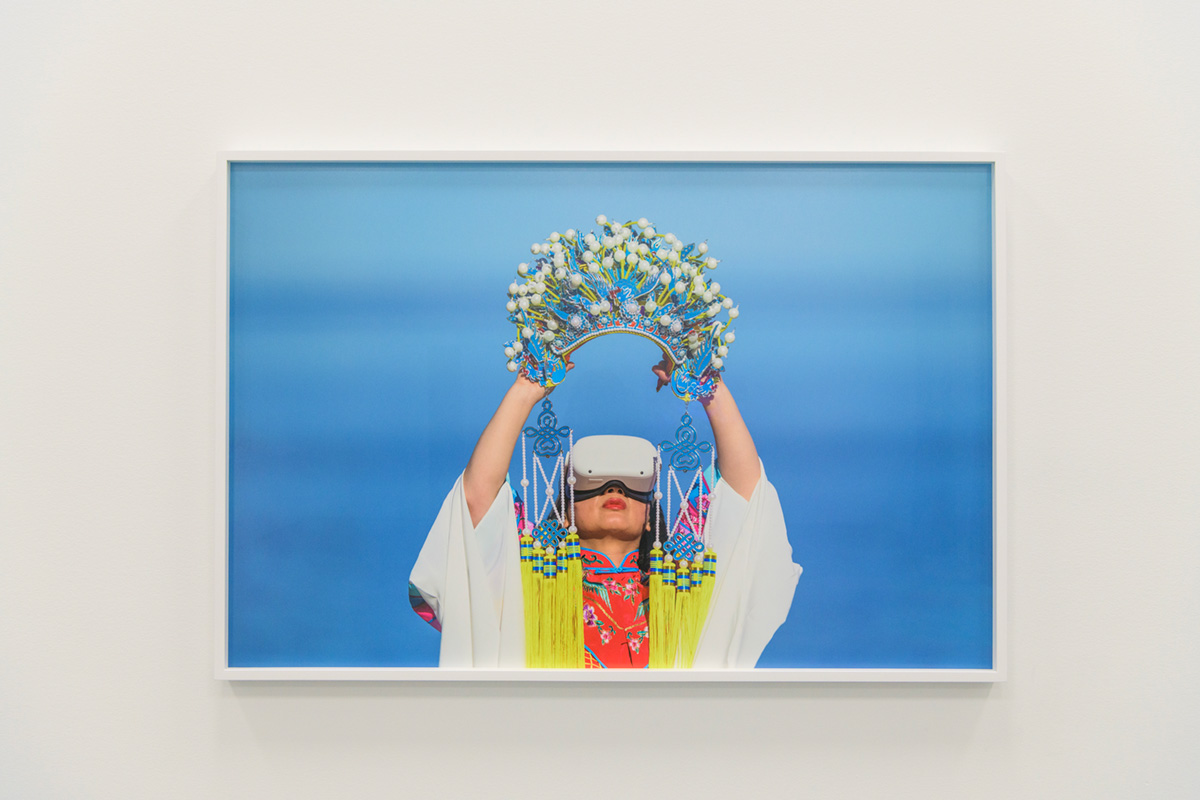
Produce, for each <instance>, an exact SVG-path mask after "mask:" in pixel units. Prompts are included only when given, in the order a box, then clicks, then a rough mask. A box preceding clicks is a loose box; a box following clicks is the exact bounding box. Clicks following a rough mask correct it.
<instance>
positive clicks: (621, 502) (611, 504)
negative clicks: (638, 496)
mask: <svg viewBox="0 0 1200 800" xmlns="http://www.w3.org/2000/svg"><path fill="white" fill-rule="evenodd" d="M604 508H612V509H615V510H617V511H624V510H625V498H623V497H610V498H608V499H607V500H605V501H604Z"/></svg>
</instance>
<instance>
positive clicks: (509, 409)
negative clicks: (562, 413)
mask: <svg viewBox="0 0 1200 800" xmlns="http://www.w3.org/2000/svg"><path fill="white" fill-rule="evenodd" d="M545 394H546V391H545V389H543V388H542V387H541V386H539V385H538V384H536V383H534V382H532V381H530V380H528V379H526V378H525V377H524V376H520V375H519V376H517V379H516V380H515V381H513V385H512V386H511V387H510V388H509V390H508V391H507V392H506V393H505V395H504V399H503V400H501V401H500V407H499V408H497V409H496V413H495V414H493V415H492V419H491V421H490V422H488V424H487V427H486V428H484V429H483V433H482V434H480V436H479V441H478V442H476V443H475V450H474V451H473V452H472V453H471V460H470V461H468V462H467V468H466V469H465V470H463V493H464V494H466V496H467V509H468V510H469V511H470V512H471V524H472V525H478V524H479V520H481V519H483V515H484V514H486V513H487V510H488V509H489V508H491V506H492V502H493V501H495V499H496V492H498V491H500V487H501V486H503V485H504V480H505V477H506V476H507V474H508V463H509V461H511V460H512V454H513V448H514V447H516V445H517V437H519V436H520V435H521V427H522V426H523V425H524V424H525V420H526V419H528V418H529V412H530V411H532V410H533V407H534V406H535V405H536V404H537V403H538V401H539V400H541V399H542V397H544V396H545Z"/></svg>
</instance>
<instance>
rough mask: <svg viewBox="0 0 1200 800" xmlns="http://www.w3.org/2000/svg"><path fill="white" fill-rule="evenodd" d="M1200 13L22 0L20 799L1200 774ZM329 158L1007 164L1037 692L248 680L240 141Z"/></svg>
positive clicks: (1180, 782)
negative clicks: (242, 630) (234, 301)
mask: <svg viewBox="0 0 1200 800" xmlns="http://www.w3.org/2000/svg"><path fill="white" fill-rule="evenodd" d="M1198 35H1200V6H1197V4H1195V3H1194V2H1187V1H1184V0H1181V2H1143V3H1132V2H1130V3H1116V2H1083V1H1082V0H1079V1H1077V2H1071V1H1070V0H1038V2H1030V1H1028V0H1007V1H1006V2H980V3H962V2H950V1H949V0H947V1H946V2H938V1H936V0H911V2H906V3H899V2H883V0H876V2H855V1H854V0H838V1H837V2H811V3H797V2H785V1H784V0H758V1H752V2H747V3H740V4H735V3H713V2H692V3H684V2H678V1H676V2H626V0H613V2H608V3H602V4H601V3H597V4H592V3H566V2H558V3H552V2H535V0H523V2H515V3H508V4H502V3H483V2H436V3H435V2H414V1H413V0H408V1H407V2H390V3H389V2H358V1H357V0H353V1H351V2H343V3H340V4H313V3H301V2H278V3H264V2H249V3H213V2H210V3H204V4H181V3H154V2H143V3H134V2H88V3H65V2H46V3H33V2H15V1H13V0H10V1H9V2H5V3H3V5H0V798H4V799H5V800H7V798H73V799H75V798H88V799H90V798H123V799H130V798H164V797H171V798H274V797H280V798H284V797H286V798H295V799H299V798H324V797H475V796H484V797H491V796H516V795H517V793H518V790H519V787H524V788H520V793H521V794H522V795H523V796H524V795H528V796H532V797H540V796H583V797H589V796H610V795H612V794H614V793H620V794H632V795H643V794H649V793H650V792H652V791H654V792H658V793H659V794H661V796H664V797H670V796H679V795H680V792H681V788H682V787H684V786H687V787H690V791H691V796H693V797H726V796H743V797H756V796H788V797H820V798H842V797H845V798H870V797H887V798H930V797H938V798H1150V797H1153V798H1191V797H1196V796H1200V763H1198V761H1197V758H1196V752H1197V748H1198V747H1200V686H1198V682H1200V578H1198V576H1200V155H1198V153H1200V150H1198V148H1197V146H1196V145H1197V142H1198V141H1200V57H1198V56H1197V55H1196V48H1195V44H1194V43H1195V40H1196V39H1197V36H1198ZM568 97H570V98H572V100H571V101H570V102H568V100H567V98H568ZM580 97H586V98H588V99H589V102H587V103H586V104H582V105H581V104H579V103H578V99H579V98H580ZM322 148H328V149H340V150H352V149H369V150H380V149H386V150H426V149H434V150H458V149H465V150H470V149H488V150H503V149H521V150H639V151H645V150H658V149H661V150H771V151H805V150H808V151H825V150H837V151H856V150H858V151H882V150H887V151H893V150H904V151H931V150H951V151H953V150H971V151H980V150H986V151H998V152H1002V153H1004V154H1005V156H1006V162H1005V166H1006V172H1007V175H1006V178H1007V190H1008V193H1007V207H1006V213H1007V226H1008V227H1007V237H1006V245H1007V252H1008V277H1009V290H1010V295H1009V301H1010V304H1009V309H1008V315H1007V320H1006V322H1007V324H1008V332H1009V335H1008V341H1007V346H1008V364H1007V366H1008V370H1009V377H1010V380H1009V385H1008V388H1007V400H1008V403H1009V411H1010V427H1009V431H1008V434H1007V445H1008V451H1009V455H1010V459H1009V465H1008V479H1009V490H1010V495H1009V501H1008V505H1007V512H1008V519H1009V523H1010V527H1009V545H1008V557H1009V576H1008V580H1007V590H1008V595H1009V598H1010V604H1009V629H1008V632H1009V636H1010V638H1009V642H1010V659H1009V665H1008V667H1009V680H1008V681H1007V682H1006V683H1003V684H997V685H785V686H766V685H751V686H717V687H709V686H699V685H691V686H681V687H664V686H633V685H628V686H587V687H582V686H549V687H544V686H536V685H428V684H426V685H398V684H278V683H276V684H230V683H223V682H218V681H215V680H214V679H213V677H212V665H213V625H214V619H213V608H214V599H213V585H214V575H215V570H216V568H217V565H216V564H215V563H214V555H213V553H214V549H215V548H214V542H213V535H214V534H213V518H214V511H213V509H214V503H215V498H216V496H217V494H216V492H217V487H216V485H215V483H214V470H213V466H212V465H213V460H214V457H215V451H214V444H213V441H214V435H213V431H214V425H215V420H216V418H215V413H216V410H215V407H214V401H213V386H214V379H215V378H214V363H215V354H214V343H215V341H216V336H215V325H216V320H217V317H216V315H215V312H214V308H215V287H216V265H217V264H218V256H219V243H218V236H217V232H218V197H217V191H216V187H217V183H218V172H217V154H218V152H219V151H221V150H225V149H322ZM798 553H799V555H800V556H801V558H800V560H801V561H802V563H803V557H802V556H803V550H802V544H800V543H798ZM793 613H803V609H796V610H795V611H794V612H793ZM530 759H532V763H533V764H535V765H536V766H535V767H531V766H530ZM564 793H567V794H564Z"/></svg>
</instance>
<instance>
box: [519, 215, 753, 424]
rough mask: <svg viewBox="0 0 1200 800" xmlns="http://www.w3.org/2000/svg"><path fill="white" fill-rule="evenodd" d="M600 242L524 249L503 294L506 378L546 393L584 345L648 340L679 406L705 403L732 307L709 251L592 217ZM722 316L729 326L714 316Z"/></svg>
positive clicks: (557, 237)
mask: <svg viewBox="0 0 1200 800" xmlns="http://www.w3.org/2000/svg"><path fill="white" fill-rule="evenodd" d="M596 223H597V224H598V225H600V226H601V229H602V231H603V232H602V234H601V235H599V236H597V235H596V234H595V233H594V232H593V233H588V234H586V235H583V236H580V235H579V233H577V232H576V231H574V230H568V231H566V232H565V233H561V234H560V233H557V232H555V233H552V234H550V236H549V238H548V239H547V240H546V241H545V242H539V243H536V244H534V245H533V246H532V247H530V251H531V252H532V253H533V254H534V256H535V258H534V260H533V262H532V263H523V264H519V265H518V266H517V275H518V276H519V277H520V279H521V280H520V281H517V282H514V283H512V284H511V285H510V286H509V287H508V296H509V298H508V306H507V307H508V312H509V316H508V319H509V321H510V322H512V323H513V325H515V326H516V329H517V334H516V336H515V337H514V338H513V339H512V341H510V342H507V343H506V344H505V346H504V355H506V356H507V357H508V369H509V371H510V372H516V371H517V370H521V371H522V372H523V374H524V375H525V376H526V377H527V378H529V379H530V380H531V381H534V382H535V383H540V384H541V385H542V386H545V387H547V388H551V387H554V386H557V385H558V384H559V383H561V382H562V380H563V378H565V377H566V374H567V359H568V357H569V356H570V354H571V352H572V351H574V350H575V349H576V348H578V347H580V346H581V345H583V344H585V343H587V342H589V341H591V340H592V339H595V338H597V337H600V336H604V335H606V334H610V333H632V334H635V335H637V336H642V337H644V338H647V339H650V340H651V341H652V342H654V343H655V344H657V345H658V346H659V347H660V348H661V349H662V351H663V355H664V356H665V357H666V358H667V359H668V360H669V361H670V362H671V364H672V365H673V366H674V369H673V371H672V372H671V384H670V385H671V390H672V391H673V392H674V393H675V394H676V395H677V396H679V397H680V398H682V399H684V400H699V399H703V398H706V397H709V396H711V395H712V393H713V390H714V389H715V388H716V385H717V382H718V381H719V380H720V374H721V371H722V370H723V369H724V368H725V358H726V356H727V355H728V353H729V346H730V345H731V344H732V343H733V340H734V333H733V331H732V330H730V328H729V325H730V324H731V322H732V321H733V320H734V319H737V315H738V310H737V308H735V307H734V305H733V301H732V300H730V299H729V298H728V297H726V296H725V295H724V294H722V293H721V284H719V283H717V282H716V281H710V280H709V278H708V277H707V275H706V273H707V272H709V271H711V270H713V269H716V267H717V263H718V262H717V259H715V258H712V257H711V256H708V255H707V253H708V244H707V243H704V242H701V243H700V244H684V243H683V241H682V240H681V239H679V238H678V237H677V236H675V234H673V233H667V234H660V233H658V232H657V231H656V230H655V229H654V227H653V226H652V225H651V224H650V223H649V222H648V221H647V220H646V219H645V218H642V219H639V220H636V221H630V222H625V223H620V222H616V221H609V220H608V218H607V217H605V216H604V215H603V214H601V215H600V216H598V217H596ZM722 311H724V312H726V313H727V315H728V319H727V320H726V321H721V320H719V319H717V315H718V314H720V313H721V312H722Z"/></svg>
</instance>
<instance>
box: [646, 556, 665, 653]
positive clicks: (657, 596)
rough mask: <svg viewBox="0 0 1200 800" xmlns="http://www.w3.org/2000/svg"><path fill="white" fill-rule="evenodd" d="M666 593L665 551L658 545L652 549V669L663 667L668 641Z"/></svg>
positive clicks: (648, 621) (649, 624)
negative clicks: (664, 581) (664, 576)
mask: <svg viewBox="0 0 1200 800" xmlns="http://www.w3.org/2000/svg"><path fill="white" fill-rule="evenodd" d="M665 597H666V595H665V593H664V590H663V551H662V550H661V549H659V547H658V545H655V546H654V548H653V549H652V550H651V551H650V608H649V609H648V611H647V613H648V614H649V615H650V619H649V620H647V625H648V627H649V629H650V630H649V633H650V669H662V668H663V667H664V666H665V665H664V664H663V661H664V660H665V658H664V655H663V654H664V653H665V651H666V647H665V646H664V643H665V642H666V641H667V628H666V620H667V616H666V613H665V611H666V607H667V604H666V599H665Z"/></svg>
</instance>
